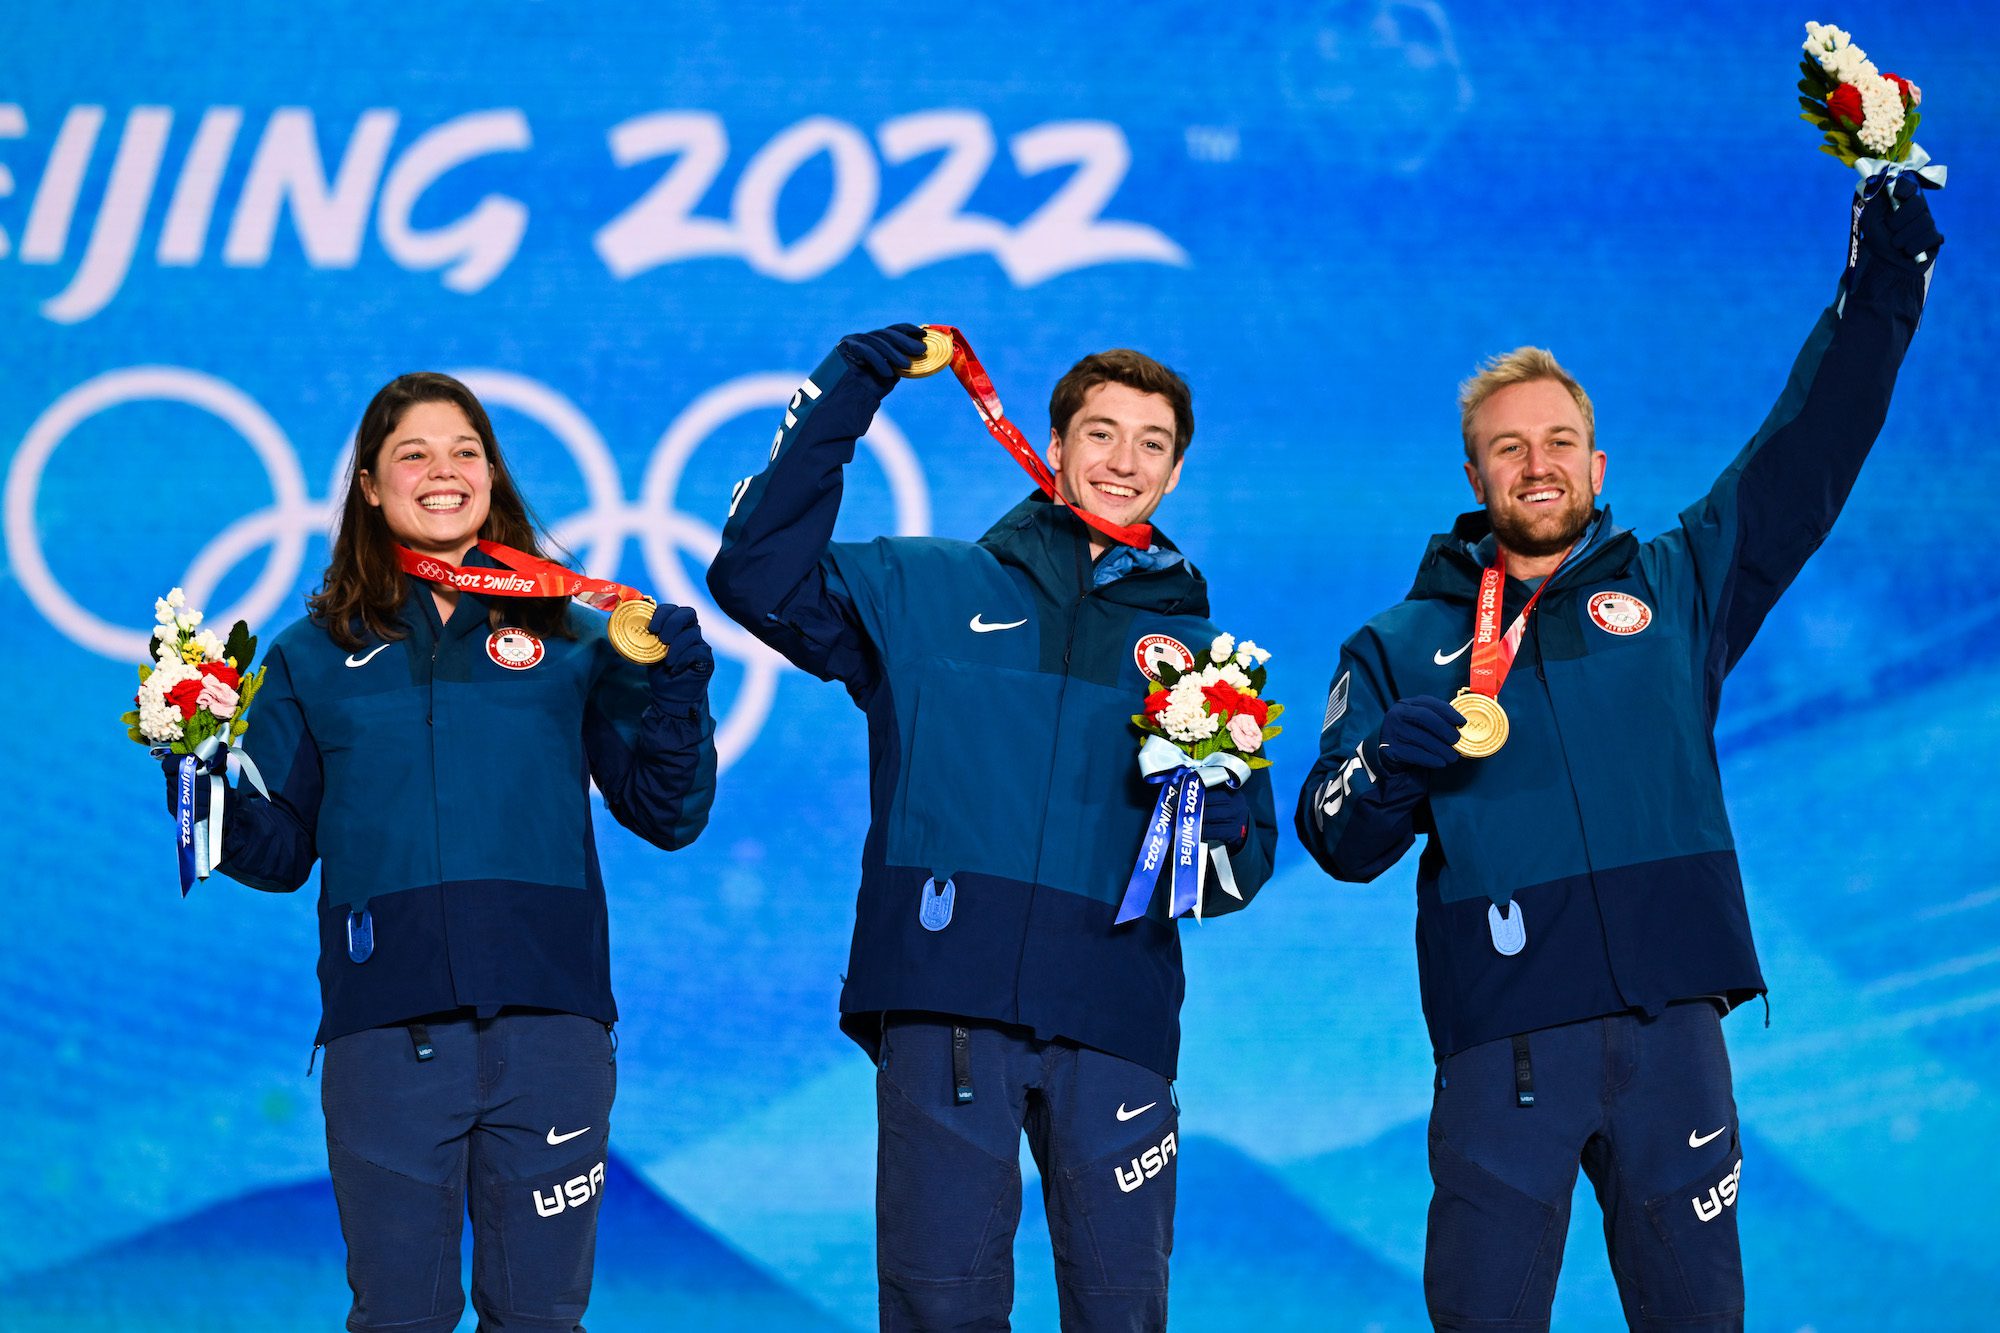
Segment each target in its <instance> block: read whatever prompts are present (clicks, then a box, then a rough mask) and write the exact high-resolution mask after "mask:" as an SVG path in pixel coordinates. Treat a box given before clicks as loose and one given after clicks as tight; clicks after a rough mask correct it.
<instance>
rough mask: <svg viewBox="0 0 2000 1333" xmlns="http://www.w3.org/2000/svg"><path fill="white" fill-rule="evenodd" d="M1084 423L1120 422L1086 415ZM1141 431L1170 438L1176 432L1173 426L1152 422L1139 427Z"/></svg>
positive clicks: (1106, 424) (1112, 423)
mask: <svg viewBox="0 0 2000 1333" xmlns="http://www.w3.org/2000/svg"><path fill="white" fill-rule="evenodd" d="M1083 424H1084V425H1086V426H1115V425H1117V424H1118V423H1117V422H1116V421H1113V420H1112V419H1111V418H1110V417H1085V418H1084V419H1083ZM1139 431H1140V433H1141V434H1145V433H1149V432H1150V433H1151V434H1154V435H1165V436H1167V437H1168V438H1172V436H1173V433H1174V431H1173V427H1171V426H1155V425H1152V424H1150V423H1149V424H1147V425H1144V426H1141V427H1139Z"/></svg>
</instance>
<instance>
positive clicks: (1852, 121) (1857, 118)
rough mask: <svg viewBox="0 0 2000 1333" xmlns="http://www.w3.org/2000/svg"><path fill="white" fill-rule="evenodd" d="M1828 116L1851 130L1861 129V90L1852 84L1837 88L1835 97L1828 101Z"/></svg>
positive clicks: (1844, 84) (1834, 93) (1834, 92)
mask: <svg viewBox="0 0 2000 1333" xmlns="http://www.w3.org/2000/svg"><path fill="white" fill-rule="evenodd" d="M1826 114H1828V115H1829V116H1832V117H1833V118H1834V119H1835V120H1836V121H1838V122H1840V123H1841V124H1842V125H1845V126H1846V127H1847V128H1848V129H1850V130H1858V129H1860V128H1861V90H1860V89H1859V88H1857V87H1855V86H1854V85H1853V84H1851V83H1843V84H1841V85H1840V86H1839V87H1838V88H1835V89H1834V90H1833V96H1831V97H1829V98H1827V99H1826Z"/></svg>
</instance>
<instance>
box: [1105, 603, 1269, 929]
mask: <svg viewBox="0 0 2000 1333" xmlns="http://www.w3.org/2000/svg"><path fill="white" fill-rule="evenodd" d="M1206 658H1207V660H1206V661H1201V660H1196V661H1195V662H1194V663H1192V664H1191V665H1188V666H1181V665H1178V664H1176V663H1174V662H1172V661H1162V662H1159V663H1158V664H1157V665H1156V667H1155V671H1156V672H1157V674H1156V675H1155V676H1154V677H1153V679H1154V688H1153V689H1152V690H1151V691H1149V692H1148V693H1147V695H1146V701H1145V704H1144V705H1143V709H1144V711H1142V712H1139V713H1135V714H1133V715H1132V725H1133V726H1134V727H1136V728H1138V730H1139V733H1140V735H1142V736H1144V737H1145V741H1144V742H1143V743H1142V744H1141V745H1140V747H1139V771H1140V772H1141V773H1142V774H1144V775H1145V778H1146V781H1148V782H1151V783H1154V784H1155V785H1157V786H1159V787H1160V795H1159V798H1158V800H1157V801H1156V802H1155V803H1154V806H1153V818H1152V821H1151V823H1149V824H1148V825H1147V827H1146V838H1145V841H1144V842H1143V843H1142V844H1141V845H1140V848H1139V858H1138V860H1137V861H1136V862H1135V863H1134V864H1133V867H1132V877H1131V879H1130V880H1129V881H1128V882H1127V883H1126V886H1125V897H1124V900H1123V902H1121V903H1120V904H1119V908H1118V918H1117V919H1118V921H1120V922H1125V921H1130V920H1133V919H1134V918H1136V917H1140V916H1144V915H1145V913H1146V908H1147V906H1148V905H1149V904H1150V903H1151V902H1152V898H1153V891H1154V889H1155V888H1156V887H1157V886H1158V884H1159V878H1160V868H1161V866H1162V864H1164V863H1166V862H1167V860H1168V853H1169V851H1170V850H1171V852H1172V890H1171V893H1170V897H1169V910H1168V915H1169V916H1170V917H1177V916H1183V915H1185V914H1187V913H1189V912H1192V913H1193V914H1194V916H1195V919H1196V920H1200V919H1201V904H1202V896H1203V893H1204V891H1205V888H1206V885H1207V880H1208V868H1209V866H1210V864H1211V863H1213V865H1214V867H1215V872H1216V882H1217V883H1218V884H1220V885H1221V886H1222V888H1223V891H1224V892H1226V893H1228V894H1229V895H1230V896H1231V897H1233V898H1235V899H1237V900H1238V901H1239V902H1240V901H1242V898H1243V895H1242V893H1241V892H1239V891H1238V890H1237V888H1236V878H1235V875H1234V873H1233V872H1232V871H1231V870H1230V867H1229V853H1228V852H1227V851H1225V850H1224V849H1223V848H1222V847H1220V846H1208V847H1207V848H1206V849H1204V846H1203V844H1202V841H1201V814H1202V806H1203V804H1204V799H1205V796H1204V794H1205V793H1206V791H1207V789H1208V788H1210V787H1218V786H1227V787H1236V786H1240V785H1241V784H1242V783H1243V781H1244V780H1245V779H1247V778H1248V777H1249V776H1250V774H1251V772H1252V771H1254V770H1256V769H1259V768H1269V767H1270V765H1271V761H1270V760H1269V759H1266V758H1265V757H1264V756H1263V755H1262V754H1261V753H1260V751H1262V750H1263V748H1264V742H1266V741H1268V740H1270V739H1271V738H1272V737H1273V736H1276V735H1277V734H1278V733H1279V732H1280V731H1282V730H1284V728H1282V727H1279V726H1276V725H1274V724H1275V723H1276V722H1277V720H1278V718H1279V717H1281V716H1282V715H1283V714H1284V711H1285V706H1284V705H1283V704H1274V703H1268V702H1266V701H1265V699H1264V698H1263V693H1264V681H1265V670H1264V664H1265V663H1266V662H1268V661H1270V659H1271V655H1270V654H1269V653H1267V652H1265V651H1264V650H1263V649H1262V648H1259V647H1258V646H1257V645H1256V644H1254V643H1251V642H1250V641H1249V640H1248V639H1245V640H1244V641H1243V642H1242V643H1241V644H1240V645H1239V644H1238V643H1237V642H1236V640H1235V638H1234V637H1233V636H1231V635H1228V634H1219V635H1217V636H1216V638H1215V641H1214V642H1213V643H1211V644H1210V645H1209V648H1208V652H1207V654H1206ZM1204 850H1206V853H1207V854H1206V855H1204V854H1203V853H1204Z"/></svg>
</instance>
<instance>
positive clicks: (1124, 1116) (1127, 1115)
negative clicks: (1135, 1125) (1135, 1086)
mask: <svg viewBox="0 0 2000 1333" xmlns="http://www.w3.org/2000/svg"><path fill="white" fill-rule="evenodd" d="M1158 1105H1159V1103H1158V1102H1147V1103H1146V1104H1145V1105H1144V1106H1142V1107H1140V1108H1139V1109H1138V1110H1136V1111H1128V1110H1126V1109H1125V1103H1124V1102H1120V1103H1118V1118H1119V1119H1120V1120H1130V1119H1131V1118H1132V1117H1134V1116H1140V1115H1144V1114H1146V1112H1148V1111H1150V1110H1152V1109H1153V1108H1154V1107H1155V1106H1158Z"/></svg>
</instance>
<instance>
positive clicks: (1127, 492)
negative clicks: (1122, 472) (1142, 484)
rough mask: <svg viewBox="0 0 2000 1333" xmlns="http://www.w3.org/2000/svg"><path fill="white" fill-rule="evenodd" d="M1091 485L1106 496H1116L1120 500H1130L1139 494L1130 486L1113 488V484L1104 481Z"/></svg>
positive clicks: (1094, 482)
mask: <svg viewBox="0 0 2000 1333" xmlns="http://www.w3.org/2000/svg"><path fill="white" fill-rule="evenodd" d="M1090 484H1091V485H1093V486H1095V487H1096V488H1097V489H1098V490H1100V491H1103V492H1104V493H1105V494H1106V495H1111V496H1116V497H1117V498H1118V499H1120V500H1129V499H1131V498H1132V497H1133V496H1135V495H1137V494H1138V493H1139V492H1137V491H1135V490H1133V489H1132V488H1131V487H1130V486H1113V485H1112V484H1111V483H1109V482H1104V481H1093V482H1092V483H1090Z"/></svg>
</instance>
